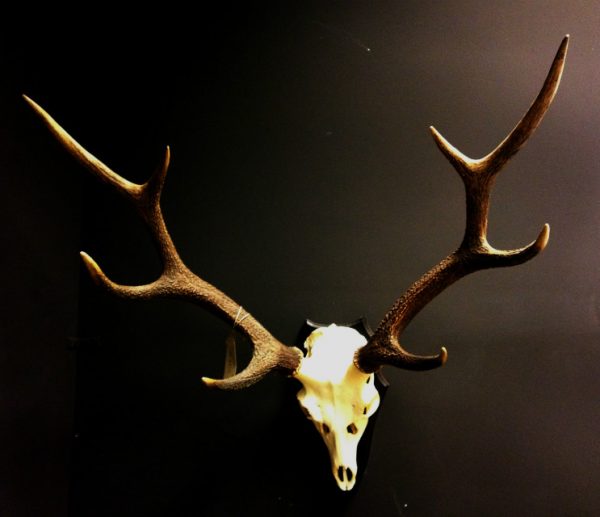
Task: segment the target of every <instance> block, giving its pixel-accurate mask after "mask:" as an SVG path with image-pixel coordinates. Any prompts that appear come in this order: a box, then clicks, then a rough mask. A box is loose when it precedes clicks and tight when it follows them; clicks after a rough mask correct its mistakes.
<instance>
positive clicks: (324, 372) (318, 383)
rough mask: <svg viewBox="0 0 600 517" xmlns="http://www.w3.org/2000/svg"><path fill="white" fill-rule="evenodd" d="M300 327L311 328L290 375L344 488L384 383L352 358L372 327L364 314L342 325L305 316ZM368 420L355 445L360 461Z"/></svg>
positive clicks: (353, 475) (350, 483)
mask: <svg viewBox="0 0 600 517" xmlns="http://www.w3.org/2000/svg"><path fill="white" fill-rule="evenodd" d="M306 327H307V331H310V330H312V332H310V334H309V335H308V337H306V340H305V341H304V348H305V349H306V355H305V357H304V358H303V360H302V362H301V363H300V366H299V368H298V370H297V371H296V372H295V373H294V375H293V376H294V377H295V378H296V379H298V381H299V382H300V383H301V384H302V388H301V389H300V391H299V392H298V394H297V398H298V402H299V403H300V406H301V408H302V410H303V412H304V414H305V415H306V417H307V418H308V419H309V420H310V421H312V423H313V424H314V426H315V428H316V430H317V432H318V433H319V434H320V436H321V438H322V439H323V442H324V443H325V445H326V446H327V449H328V452H329V457H330V460H331V469H332V473H333V477H334V479H335V481H336V483H337V485H338V487H339V488H340V489H341V490H343V491H349V490H351V489H352V488H353V487H354V485H355V484H356V479H357V468H358V462H357V453H358V445H359V442H360V441H361V438H362V437H363V435H364V434H365V431H366V430H367V426H368V424H369V419H370V417H371V416H372V415H374V414H375V412H376V411H377V408H378V407H379V405H380V403H381V400H382V398H383V396H384V395H385V391H386V390H387V387H388V383H387V381H386V380H385V378H384V377H383V376H382V375H381V374H379V373H377V374H372V373H371V374H366V373H363V372H361V371H360V370H359V369H358V368H357V367H356V366H355V364H354V355H355V352H356V350H358V349H359V348H360V347H362V346H364V344H365V343H366V342H367V337H369V336H370V335H371V333H372V332H371V329H370V328H369V326H368V324H367V323H366V321H365V320H364V319H361V320H359V321H357V322H355V323H352V324H349V325H344V326H341V325H340V326H338V325H335V324H332V325H321V324H316V323H314V322H311V321H310V320H307V323H306ZM373 420H374V419H373ZM373 424H374V422H373V423H372V424H371V426H370V427H369V431H368V432H367V435H366V440H365V442H366V443H363V445H362V446H361V451H360V454H359V456H360V460H361V461H360V463H361V466H363V465H364V464H366V461H367V458H368V452H369V448H370V441H371V435H372V429H373Z"/></svg>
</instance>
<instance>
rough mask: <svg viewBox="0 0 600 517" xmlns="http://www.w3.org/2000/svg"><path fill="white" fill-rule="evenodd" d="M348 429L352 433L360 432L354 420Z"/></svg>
mask: <svg viewBox="0 0 600 517" xmlns="http://www.w3.org/2000/svg"><path fill="white" fill-rule="evenodd" d="M346 431H348V432H349V433H350V434H356V433H358V428H357V427H356V425H355V424H354V422H352V423H351V424H350V425H349V426H348V427H346Z"/></svg>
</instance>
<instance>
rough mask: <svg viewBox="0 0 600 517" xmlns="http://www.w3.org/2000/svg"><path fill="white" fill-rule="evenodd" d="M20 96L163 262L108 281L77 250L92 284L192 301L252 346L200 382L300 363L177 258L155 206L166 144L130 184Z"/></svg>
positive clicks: (227, 385)
mask: <svg viewBox="0 0 600 517" xmlns="http://www.w3.org/2000/svg"><path fill="white" fill-rule="evenodd" d="M23 97H24V98H25V100H26V101H27V103H28V104H29V105H30V106H31V107H32V108H33V109H34V111H35V112H36V113H37V114H38V115H39V116H40V117H41V118H42V120H43V121H44V123H45V124H46V126H48V128H49V129H50V131H51V132H52V133H53V134H54V136H55V137H56V138H57V140H58V141H59V142H60V143H61V144H62V145H63V146H64V147H65V149H66V150H67V151H69V153H71V155H73V156H74V157H75V158H76V159H77V160H78V161H79V162H80V163H81V164H82V165H84V166H85V167H86V168H87V169H88V170H89V171H90V172H91V173H92V174H93V175H94V176H96V177H97V178H99V179H100V180H102V181H103V182H105V183H108V184H109V185H112V186H113V187H114V188H115V189H116V190H117V191H118V192H119V193H120V194H121V195H123V197H125V198H127V199H128V200H129V201H130V202H131V203H132V204H133V205H134V206H135V208H136V209H137V211H138V212H139V214H140V215H141V217H142V219H143V220H144V221H145V222H146V224H147V225H148V228H149V229H150V232H151V233H152V236H153V238H154V241H155V244H156V247H157V248H158V251H159V254H160V258H161V260H162V264H163V272H162V274H161V275H160V277H159V278H158V279H157V280H155V281H154V282H152V283H150V284H147V285H138V286H128V285H120V284H117V283H115V282H113V281H112V280H110V279H109V278H108V277H107V276H106V275H105V274H104V273H103V271H102V270H101V269H100V267H99V266H98V264H97V263H96V262H95V261H94V260H93V259H92V258H91V257H90V256H89V255H88V254H87V253H84V252H81V258H82V259H83V262H84V264H85V266H86V268H87V270H88V272H89V273H90V275H91V277H92V279H93V280H94V281H95V282H96V284H98V285H100V286H102V287H103V288H105V289H106V290H107V291H109V292H111V293H113V294H116V295H117V296H120V297H121V298H129V299H139V300H147V299H151V298H178V299H181V300H186V301H190V302H194V303H198V304H200V305H203V306H204V307H206V308H208V309H209V310H212V311H213V312H214V313H216V314H217V315H218V316H219V317H221V318H222V319H224V320H226V321H228V322H230V323H231V324H232V325H233V326H234V327H236V328H238V329H239V330H240V331H241V332H242V333H243V334H245V335H246V336H247V337H248V338H249V339H250V341H251V342H252V343H253V345H254V350H253V354H252V359H251V361H250V363H249V364H248V366H247V367H246V368H245V369H244V370H243V371H241V372H240V373H238V374H237V375H233V376H232V377H229V378H227V379H222V380H215V379H209V378H206V377H204V378H203V379H202V380H203V381H204V382H205V383H206V384H207V385H208V386H212V387H216V388H221V389H241V388H245V387H247V386H250V385H252V384H254V383H255V382H257V381H259V380H260V379H262V378H263V377H264V376H265V375H266V374H267V373H269V372H270V371H273V370H280V371H283V372H285V373H293V372H294V371H295V370H296V369H297V367H298V365H299V364H300V361H301V359H302V352H301V351H300V350H299V349H298V348H296V347H288V346H285V345H283V344H282V343H281V342H279V341H278V340H277V339H275V338H274V337H273V336H272V335H271V334H270V333H269V332H268V331H267V330H266V329H265V328H264V327H263V326H262V325H261V324H260V323H259V322H258V321H257V320H256V319H254V317H252V316H251V315H250V314H249V313H247V312H245V311H244V310H243V309H242V307H241V305H240V304H238V303H236V302H234V301H233V300H232V299H231V298H229V297H228V296H227V295H226V294H225V293H223V292H221V291H219V290H218V289H217V288H216V287H214V286H212V285H211V284H209V283H208V282H206V281H205V280H203V279H202V278H200V277H198V276H196V275H195V274H194V273H192V272H191V271H190V270H189V269H188V268H187V267H186V265H185V264H184V263H183V261H182V260H181V258H180V257H179V254H178V253H177V250H176V249H175V246H174V244H173V241H172V240H171V236H170V235H169V232H168V231H167V227H166V225H165V221H164V219H163V215H162V210H161V207H160V196H161V192H162V188H163V185H164V181H165V177H166V174H167V169H168V167H169V159H170V152H169V148H168V147H167V148H166V151H165V154H164V158H163V160H162V163H161V164H160V165H159V167H158V168H157V169H156V172H155V173H154V174H153V175H152V176H151V177H150V179H149V180H148V181H147V182H146V183H144V184H142V185H139V184H136V183H132V182H130V181H128V180H126V179H125V178H123V177H121V176H119V175H118V174H116V173H115V172H113V171H112V170H111V169H110V168H109V167H107V166H106V165H105V164H104V163H102V162H101V161H100V160H98V159H97V158H95V157H94V156H92V155H91V154H90V153H89V152H88V151H86V150H85V149H84V148H83V147H82V146H81V145H79V143H77V142H76V141H75V140H74V139H73V138H72V137H71V136H70V135H69V134H68V133H67V132H66V131H65V130H64V129H63V128H62V127H61V126H60V125H59V124H58V123H57V122H56V121H55V120H54V119H53V118H52V117H51V116H50V115H49V114H48V113H46V111H44V109H42V108H41V107H40V106H39V105H38V104H36V103H35V102H34V101H32V100H31V99H30V98H28V97H27V96H23Z"/></svg>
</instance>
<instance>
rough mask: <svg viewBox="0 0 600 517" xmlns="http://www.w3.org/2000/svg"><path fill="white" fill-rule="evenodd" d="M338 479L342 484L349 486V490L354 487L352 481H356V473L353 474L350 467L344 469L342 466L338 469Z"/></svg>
mask: <svg viewBox="0 0 600 517" xmlns="http://www.w3.org/2000/svg"><path fill="white" fill-rule="evenodd" d="M337 478H338V479H339V481H340V483H343V484H344V485H347V486H348V488H347V489H346V490H349V489H350V488H351V486H352V481H353V479H354V473H353V472H352V470H351V469H350V468H349V467H343V466H341V465H340V466H339V467H338V468H337Z"/></svg>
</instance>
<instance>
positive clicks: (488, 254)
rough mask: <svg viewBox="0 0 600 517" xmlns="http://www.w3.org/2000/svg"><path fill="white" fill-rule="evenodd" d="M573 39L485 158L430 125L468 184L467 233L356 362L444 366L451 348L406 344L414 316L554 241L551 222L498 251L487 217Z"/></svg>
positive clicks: (368, 366)
mask: <svg viewBox="0 0 600 517" xmlns="http://www.w3.org/2000/svg"><path fill="white" fill-rule="evenodd" d="M568 42H569V37H568V35H567V36H565V38H564V39H563V41H562V43H561V45H560V48H559V49H558V52H557V54H556V57H555V58H554V61H553V63H552V66H551V68H550V72H549V73H548V76H547V77H546V81H545V82H544V85H543V86H542V89H541V91H540V93H539V94H538V96H537V98H536V99H535V101H534V102H533V104H532V105H531V107H530V108H529V111H527V113H526V114H525V116H524V117H523V118H522V119H521V121H520V122H519V123H518V124H517V125H516V127H515V128H514V129H513V130H512V131H511V133H510V134H509V135H508V136H507V137H506V138H505V139H504V140H503V141H502V142H501V143H500V145H498V147H496V149H494V150H493V151H492V152H491V153H490V154H488V155H487V156H485V157H484V158H480V159H478V160H474V159H471V158H469V157H468V156H465V155H464V154H462V153H461V152H460V151H459V150H458V149H456V148H454V147H453V146H452V145H451V144H450V143H449V142H448V141H447V140H446V139H445V138H444V137H443V136H442V135H441V134H440V133H439V132H438V131H437V130H436V129H435V128H433V127H431V128H430V129H431V133H432V134H433V138H434V140H435V143H436V144H437V146H438V147H439V148H440V150H441V151H442V153H443V154H444V156H446V158H447V159H448V160H449V161H450V163H451V164H452V165H453V166H454V168H455V169H456V170H457V172H458V174H459V175H460V177H461V179H462V180H463V183H464V185H465V192H466V201H467V218H466V229H465V235H464V238H463V241H462V243H461V245H460V246H459V247H458V249H457V250H456V251H454V252H453V253H451V254H450V255H448V256H447V257H446V258H445V259H444V260H442V261H441V262H440V263H439V264H437V265H436V266H434V267H433V268H432V269H430V270H429V271H428V272H427V273H425V275H423V276H422V277H421V278H420V279H419V280H417V281H416V282H415V283H414V284H413V285H412V286H410V287H409V289H408V290H407V291H406V292H405V293H404V294H403V295H402V296H401V297H400V298H399V299H398V300H397V301H396V302H395V303H394V305H393V306H392V308H391V310H390V311H389V312H388V313H387V315H386V316H385V317H384V318H383V320H382V321H381V323H380V324H379V327H378V328H377V330H376V331H375V333H374V334H373V336H372V337H371V339H370V340H369V342H368V343H367V344H366V345H365V346H364V347H363V348H361V349H360V350H358V351H357V353H356V357H355V363H356V366H357V367H358V368H360V369H361V370H363V371H364V372H374V371H376V370H377V369H378V368H379V367H380V366H381V365H384V364H389V365H392V366H397V367H399V368H404V369H408V370H429V369H432V368H436V367H438V366H442V365H443V364H444V363H445V362H446V359H447V357H448V353H447V351H446V349H445V348H442V349H441V351H440V353H439V354H438V355H433V356H417V355H413V354H411V353H409V352H407V351H406V350H404V349H403V348H402V346H401V345H400V342H399V339H400V335H401V334H402V331H403V330H404V329H405V328H406V326H407V325H408V324H409V323H410V322H411V320H412V319H413V318H414V317H415V316H416V315H417V314H418V313H419V312H420V311H421V309H423V307H425V306H426V305H427V304H428V303H429V302H430V301H431V300H432V299H433V298H435V297H436V296H437V295H438V294H440V293H441V292H442V291H443V290H444V289H446V287H448V286H450V285H452V284H453V283H454V282H456V281H457V280H459V279H460V278H462V277H463V276H465V275H468V274H469V273H473V272H475V271H479V270H480V269H487V268H494V267H507V266H516V265H517V264H522V263H523V262H526V261H528V260H530V259H532V258H533V257H535V256H536V255H537V254H538V253H539V252H540V251H542V250H543V249H544V247H545V246H546V244H547V243H548V238H549V235H550V227H549V226H548V225H547V224H546V225H545V226H544V228H543V229H542V231H541V232H540V234H539V235H538V237H537V239H536V240H535V241H534V242H532V243H531V244H529V245H528V246H525V247H524V248H520V249H515V250H496V249H494V248H493V247H492V246H490V244H489V243H488V241H487V225H488V221H487V219H488V210H489V199H490V191H491V188H492V186H493V184H494V180H495V178H496V175H497V174H498V172H499V171H500V170H501V169H502V167H503V166H504V165H505V164H506V162H507V161H508V160H509V159H510V158H511V157H512V156H513V155H514V154H515V153H516V152H517V151H518V150H519V149H520V148H521V147H522V146H523V145H524V144H525V142H526V141H527V139H528V138H529V137H530V136H531V134H532V133H533V132H534V131H535V129H536V128H537V127H538V125H539V124H540V122H541V121H542V118H543V117H544V114H545V113H546V111H547V110H548V107H549V106H550V103H551V102H552V99H553V98H554V95H555V94H556V91H557V90H558V86H559V83H560V78H561V75H562V71H563V68H564V64H565V57H566V54H567V47H568Z"/></svg>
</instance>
